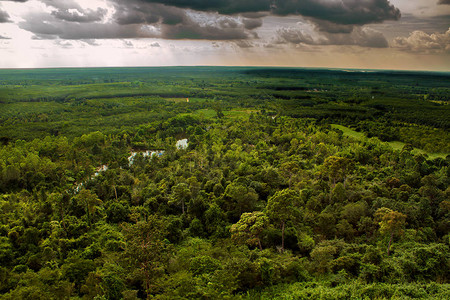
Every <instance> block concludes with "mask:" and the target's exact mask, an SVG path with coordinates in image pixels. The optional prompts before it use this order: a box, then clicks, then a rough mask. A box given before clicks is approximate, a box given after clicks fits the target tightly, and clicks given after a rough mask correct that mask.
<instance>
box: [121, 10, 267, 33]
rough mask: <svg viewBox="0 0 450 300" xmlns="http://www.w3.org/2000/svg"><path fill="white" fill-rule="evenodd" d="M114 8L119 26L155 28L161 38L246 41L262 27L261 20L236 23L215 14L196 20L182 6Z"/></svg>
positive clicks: (227, 17) (234, 18) (232, 19)
mask: <svg viewBox="0 0 450 300" xmlns="http://www.w3.org/2000/svg"><path fill="white" fill-rule="evenodd" d="M115 9H116V13H115V14H114V16H113V18H114V20H115V21H116V22H117V23H118V24H121V25H127V24H148V25H155V26H158V27H159V28H160V34H161V35H160V38H164V39H209V40H236V39H247V38H251V37H254V36H255V34H252V33H251V32H250V30H253V29H255V28H257V27H260V26H261V25H262V20H260V19H247V18H243V19H242V20H238V18H236V17H230V16H224V15H220V14H218V13H209V14H204V13H203V15H201V16H197V17H196V16H194V15H193V13H192V12H191V13H189V12H188V11H187V10H186V9H184V8H183V7H175V6H167V5H162V4H159V3H150V2H144V1H116V7H115ZM197 14H198V13H197Z"/></svg>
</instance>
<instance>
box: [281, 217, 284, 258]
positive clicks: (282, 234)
mask: <svg viewBox="0 0 450 300" xmlns="http://www.w3.org/2000/svg"><path fill="white" fill-rule="evenodd" d="M281 252H284V221H283V222H281Z"/></svg>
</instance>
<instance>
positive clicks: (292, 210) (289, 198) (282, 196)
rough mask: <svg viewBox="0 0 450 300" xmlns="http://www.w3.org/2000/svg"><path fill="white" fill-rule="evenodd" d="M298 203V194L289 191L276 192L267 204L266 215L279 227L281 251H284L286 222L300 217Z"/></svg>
mask: <svg viewBox="0 0 450 300" xmlns="http://www.w3.org/2000/svg"><path fill="white" fill-rule="evenodd" d="M299 202H300V196H299V194H298V193H297V192H295V191H293V190H291V189H284V190H281V191H278V192H276V193H275V194H274V195H273V196H272V197H270V198H269V200H268V202H267V207H266V211H267V215H268V216H269V218H270V219H272V220H273V221H275V222H279V223H280V226H281V251H284V231H285V227H286V222H287V221H290V220H296V219H298V218H299V216H300V210H299V204H300V203H299Z"/></svg>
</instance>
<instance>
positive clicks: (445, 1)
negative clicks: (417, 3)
mask: <svg viewBox="0 0 450 300" xmlns="http://www.w3.org/2000/svg"><path fill="white" fill-rule="evenodd" d="M438 4H448V5H450V0H439V2H438Z"/></svg>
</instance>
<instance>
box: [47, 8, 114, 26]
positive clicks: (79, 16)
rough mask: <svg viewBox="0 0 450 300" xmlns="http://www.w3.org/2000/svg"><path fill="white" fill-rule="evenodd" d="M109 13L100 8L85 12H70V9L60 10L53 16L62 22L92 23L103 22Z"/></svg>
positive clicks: (54, 12) (53, 13)
mask: <svg viewBox="0 0 450 300" xmlns="http://www.w3.org/2000/svg"><path fill="white" fill-rule="evenodd" d="M106 13H107V10H106V9H102V8H98V9H97V10H95V11H94V10H91V9H87V10H84V11H80V10H76V11H69V10H68V9H58V10H55V11H53V12H52V15H53V16H54V17H55V18H57V19H60V20H64V21H67V22H78V23H90V22H97V21H101V20H103V17H104V16H105V14H106Z"/></svg>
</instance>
